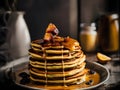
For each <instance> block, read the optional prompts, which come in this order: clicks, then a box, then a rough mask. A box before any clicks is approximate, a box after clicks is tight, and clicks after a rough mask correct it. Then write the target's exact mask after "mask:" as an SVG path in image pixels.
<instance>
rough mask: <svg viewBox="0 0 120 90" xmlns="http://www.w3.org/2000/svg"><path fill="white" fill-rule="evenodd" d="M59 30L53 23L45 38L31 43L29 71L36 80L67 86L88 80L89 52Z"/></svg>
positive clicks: (33, 79) (40, 82) (49, 26)
mask: <svg viewBox="0 0 120 90" xmlns="http://www.w3.org/2000/svg"><path fill="white" fill-rule="evenodd" d="M58 32H59V31H58V29H57V28H56V26H55V25H54V24H51V23H50V24H49V25H48V27H47V29H46V33H45V35H44V38H43V39H38V40H34V41H32V42H31V49H29V54H30V58H29V73H30V79H31V81H32V82H34V83H39V84H43V85H46V86H47V85H64V86H67V85H72V84H75V83H77V82H79V83H82V82H84V81H85V76H86V73H87V70H86V69H85V66H86V62H85V60H86V55H85V54H84V52H83V51H82V50H81V46H80V44H79V42H78V41H77V40H75V39H73V38H70V37H60V36H58Z"/></svg>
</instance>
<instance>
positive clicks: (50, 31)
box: [44, 23, 59, 41]
mask: <svg viewBox="0 0 120 90" xmlns="http://www.w3.org/2000/svg"><path fill="white" fill-rule="evenodd" d="M58 33H59V31H58V29H57V28H56V26H55V25H54V24H52V23H50V24H49V25H48V27H47V29H46V32H45V35H44V40H46V41H50V40H51V39H52V38H53V36H56V35H58Z"/></svg>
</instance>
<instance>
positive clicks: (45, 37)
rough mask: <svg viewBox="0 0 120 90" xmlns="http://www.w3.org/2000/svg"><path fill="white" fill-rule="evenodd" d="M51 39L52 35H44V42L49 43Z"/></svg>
mask: <svg viewBox="0 0 120 90" xmlns="http://www.w3.org/2000/svg"><path fill="white" fill-rule="evenodd" d="M51 39H52V34H51V33H45V35H44V40H45V41H50V40H51Z"/></svg>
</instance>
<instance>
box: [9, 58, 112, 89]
mask: <svg viewBox="0 0 120 90" xmlns="http://www.w3.org/2000/svg"><path fill="white" fill-rule="evenodd" d="M28 60H29V59H28V58H22V59H19V60H18V61H19V63H18V64H16V65H15V64H14V66H13V68H12V73H11V76H12V80H13V81H14V83H15V84H16V85H18V86H21V87H24V88H28V89H33V90H38V89H39V90H45V88H43V87H39V88H37V87H32V86H29V85H23V84H20V83H19V82H20V79H21V78H20V77H19V75H18V74H19V72H28V62H29V61H28ZM16 62H17V61H16ZM20 62H21V63H20ZM86 67H87V68H89V69H91V70H94V71H96V72H98V73H99V75H100V82H99V83H98V84H96V85H93V86H90V87H87V88H79V87H78V85H77V86H74V90H81V89H82V90H88V89H94V88H97V87H98V86H100V85H102V84H104V83H105V82H106V81H107V80H108V79H109V77H110V74H109V71H108V69H107V68H106V67H105V66H103V65H101V64H99V63H97V62H89V61H87V60H86ZM72 86H73V85H72ZM56 88H57V87H56ZM70 88H71V87H69V86H68V87H66V88H65V89H70Z"/></svg>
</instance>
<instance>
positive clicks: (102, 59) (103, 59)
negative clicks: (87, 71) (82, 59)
mask: <svg viewBox="0 0 120 90" xmlns="http://www.w3.org/2000/svg"><path fill="white" fill-rule="evenodd" d="M97 59H98V61H99V62H100V63H107V62H108V61H111V57H109V56H107V55H105V54H102V53H99V52H98V53H97Z"/></svg>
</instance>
